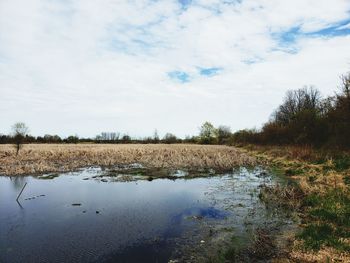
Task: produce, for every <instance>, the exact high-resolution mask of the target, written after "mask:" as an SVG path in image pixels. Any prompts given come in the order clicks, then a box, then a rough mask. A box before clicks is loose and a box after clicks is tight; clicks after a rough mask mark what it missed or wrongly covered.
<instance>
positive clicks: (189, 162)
mask: <svg viewBox="0 0 350 263" xmlns="http://www.w3.org/2000/svg"><path fill="white" fill-rule="evenodd" d="M0 158H1V159H0V160H1V161H0V162H1V166H0V174H5V175H21V174H36V173H47V172H65V171H72V170H75V169H78V168H81V167H87V166H105V167H113V166H115V165H122V164H133V163H139V164H141V165H143V166H146V167H153V168H154V167H159V168H162V167H163V168H174V169H182V168H186V169H207V170H208V169H216V170H227V169H232V168H233V167H237V166H250V165H255V164H256V159H255V158H254V157H252V156H250V155H248V154H246V153H243V152H242V151H240V150H239V149H237V148H235V147H229V146H215V145H189V144H176V145H166V144H154V145H152V144H147V145H141V144H127V145H126V144H76V145H72V144H28V145H25V147H24V148H23V149H22V151H21V152H20V153H19V155H18V156H16V155H15V152H14V150H13V148H12V146H11V145H0ZM138 168H139V169H138V171H139V172H142V167H138Z"/></svg>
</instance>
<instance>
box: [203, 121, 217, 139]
mask: <svg viewBox="0 0 350 263" xmlns="http://www.w3.org/2000/svg"><path fill="white" fill-rule="evenodd" d="M199 130H200V131H199V138H200V142H201V143H203V144H211V143H215V142H216V139H217V131H216V129H215V127H214V125H213V124H211V123H210V122H205V123H203V125H202V126H201V127H200V129H199Z"/></svg>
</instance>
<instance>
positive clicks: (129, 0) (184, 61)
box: [0, 0, 350, 136]
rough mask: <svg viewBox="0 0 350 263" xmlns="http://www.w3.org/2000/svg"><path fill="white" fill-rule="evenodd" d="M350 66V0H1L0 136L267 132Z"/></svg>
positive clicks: (331, 87) (329, 90) (331, 86)
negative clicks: (21, 130) (225, 128)
mask: <svg viewBox="0 0 350 263" xmlns="http://www.w3.org/2000/svg"><path fill="white" fill-rule="evenodd" d="M349 70H350V0H192V1H191V0H158V1H157V0H98V1H97V0H26V1H22V0H0V133H8V132H9V131H10V127H11V125H12V124H13V123H14V122H16V121H23V122H25V123H27V125H28V126H29V127H30V130H31V133H32V134H33V135H43V134H46V133H49V134H59V135H61V136H67V135H70V134H79V135H80V136H94V135H96V134H98V133H100V132H102V131H119V132H122V133H128V134H129V135H132V136H145V135H151V134H152V133H153V131H154V129H155V128H157V129H158V131H159V133H160V134H161V135H163V134H164V133H165V132H172V133H175V134H177V135H179V136H185V135H187V134H196V133H197V132H198V127H199V126H200V125H201V123H202V122H204V121H206V120H208V121H211V122H212V123H213V124H214V125H219V124H225V125H229V126H231V127H232V129H233V130H237V129H242V128H252V127H260V126H261V124H262V123H263V122H265V121H266V120H267V119H268V118H269V116H270V114H271V112H272V111H273V109H274V108H276V107H277V106H278V104H279V103H280V102H281V100H282V98H283V96H284V94H285V92H286V91H287V90H289V89H297V88H301V87H302V86H304V85H314V86H316V87H317V88H318V89H320V90H321V92H322V94H323V95H330V94H333V92H334V91H335V90H336V89H337V86H338V85H339V83H340V81H339V76H340V75H341V74H343V73H346V72H348V71H349Z"/></svg>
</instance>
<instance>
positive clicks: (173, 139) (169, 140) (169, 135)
mask: <svg viewBox="0 0 350 263" xmlns="http://www.w3.org/2000/svg"><path fill="white" fill-rule="evenodd" d="M163 141H164V142H165V143H168V144H171V143H177V137H176V136H175V135H174V134H172V133H169V132H168V133H166V134H165V136H164V138H163Z"/></svg>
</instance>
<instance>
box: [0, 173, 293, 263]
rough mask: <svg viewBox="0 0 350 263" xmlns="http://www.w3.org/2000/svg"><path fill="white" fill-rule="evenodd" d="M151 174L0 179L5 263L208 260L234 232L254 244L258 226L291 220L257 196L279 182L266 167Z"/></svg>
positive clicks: (0, 253)
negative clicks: (164, 175)
mask: <svg viewBox="0 0 350 263" xmlns="http://www.w3.org/2000/svg"><path fill="white" fill-rule="evenodd" d="M147 176H148V177H146V178H145V176H144V175H142V176H141V175H140V176H138V175H137V174H133V175H132V176H125V175H122V174H116V173H114V174H111V173H108V172H107V171H106V170H104V169H101V168H98V167H93V168H87V169H81V170H79V171H77V172H71V173H65V174H60V175H44V176H39V177H32V176H25V177H6V176H2V177H0V262H1V263H2V262H169V261H171V260H178V262H182V261H185V260H186V259H192V261H196V260H197V261H198V262H203V261H202V260H204V259H207V258H208V257H209V256H210V255H209V254H210V253H217V252H216V250H217V249H218V248H222V247H223V246H224V245H225V244H229V243H230V242H232V238H233V237H234V238H236V240H239V242H238V243H239V246H244V245H248V244H249V242H251V236H250V233H251V232H252V230H253V229H254V228H256V227H258V226H262V225H266V224H278V225H290V224H292V222H291V221H290V220H289V219H288V218H287V217H283V216H276V214H273V213H271V211H269V210H268V209H266V207H265V205H264V204H263V203H261V201H260V200H259V198H258V194H259V186H261V185H263V184H268V185H269V184H274V183H276V182H278V180H279V179H278V178H276V177H275V176H273V175H272V174H269V173H267V174H266V172H264V171H263V170H262V169H261V168H254V169H250V170H249V169H245V168H240V169H236V170H232V172H229V173H224V174H219V175H213V174H211V175H210V176H209V175H203V176H199V177H195V178H193V177H189V176H188V174H187V173H186V172H185V171H179V170H178V171H175V172H174V171H173V172H171V173H170V172H169V176H168V177H167V178H166V179H163V178H158V179H156V178H152V179H153V180H152V179H150V177H149V176H152V171H149V174H148V175H147ZM25 183H27V186H26V188H25V189H24V191H23V193H22V195H21V197H20V199H19V202H16V197H17V195H18V194H19V192H20V190H21V189H22V187H23V185H24V184H25ZM173 262H176V261H173Z"/></svg>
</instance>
